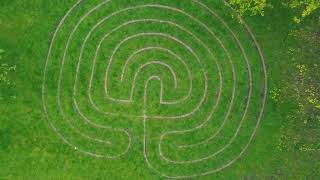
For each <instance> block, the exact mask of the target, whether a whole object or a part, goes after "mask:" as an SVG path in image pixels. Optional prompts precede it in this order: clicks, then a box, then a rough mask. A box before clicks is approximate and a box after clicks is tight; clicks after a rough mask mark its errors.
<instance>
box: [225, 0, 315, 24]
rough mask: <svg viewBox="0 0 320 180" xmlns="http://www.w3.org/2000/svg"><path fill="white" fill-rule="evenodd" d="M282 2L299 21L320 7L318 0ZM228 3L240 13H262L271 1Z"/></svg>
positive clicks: (234, 1)
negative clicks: (294, 13)
mask: <svg viewBox="0 0 320 180" xmlns="http://www.w3.org/2000/svg"><path fill="white" fill-rule="evenodd" d="M281 1H283V4H284V5H286V6H287V7H289V8H291V9H292V10H294V11H295V12H297V15H296V16H295V17H294V18H293V19H294V21H295V22H297V23H300V22H301V20H303V19H304V18H305V17H307V16H309V15H311V14H313V13H314V12H316V11H318V10H319V9H320V0H281ZM228 3H229V4H230V5H231V6H232V7H233V8H235V9H236V10H237V11H238V12H239V13H240V15H245V14H250V15H257V14H260V15H264V10H265V8H266V7H267V6H268V5H269V6H272V2H271V1H270V0H269V1H267V0H228Z"/></svg>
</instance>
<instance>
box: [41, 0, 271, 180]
mask: <svg viewBox="0 0 320 180" xmlns="http://www.w3.org/2000/svg"><path fill="white" fill-rule="evenodd" d="M239 22H241V23H239ZM43 74H44V78H43V86H42V97H43V108H44V112H45V114H46V116H47V119H48V120H49V124H50V126H51V127H52V128H53V130H54V131H55V132H56V133H57V134H58V135H59V136H60V138H61V139H62V140H63V141H64V142H65V143H67V144H68V145H70V146H71V147H72V148H74V149H75V150H77V151H79V152H82V153H85V154H88V155H91V156H94V157H97V158H126V157H129V156H130V152H131V153H132V152H136V153H137V154H139V155H141V156H139V157H140V158H142V157H143V158H144V160H145V163H146V166H148V167H149V168H150V169H151V170H153V171H154V172H157V173H158V174H159V175H161V176H163V177H167V178H189V177H197V176H201V175H208V174H211V173H215V172H218V171H221V170H222V169H224V168H226V167H228V166H230V165H231V164H233V163H234V162H235V161H236V160H237V159H239V158H240V157H241V156H242V155H243V154H244V152H245V151H246V149H247V148H248V146H249V144H250V142H251V141H252V139H253V137H254V135H255V133H256V130H257V128H258V126H259V123H260V120H261V117H262V112H263V109H264V104H265V101H266V92H267V77H266V68H265V64H264V59H263V56H262V53H261V50H260V48H259V45H258V43H257V41H256V39H255V37H254V35H253V33H252V32H251V30H250V29H249V27H248V26H247V25H246V24H245V23H244V22H243V20H241V19H240V17H238V16H237V15H236V14H234V11H233V10H232V9H231V8H230V7H228V6H227V5H226V4H225V2H224V1H222V0H221V1H214V2H213V1H209V0H203V1H197V0H184V1H178V0H139V1H128V0H117V1H112V0H105V1H103V0H92V1H86V0H79V1H77V2H76V3H75V4H74V5H73V6H72V7H71V8H70V9H69V10H68V11H67V13H66V14H65V16H64V17H63V18H62V19H61V21H60V23H59V24H58V25H57V28H56V30H55V31H54V32H53V38H52V40H51V42H50V47H49V52H48V56H47V60H46V64H45V67H44V73H43ZM131 155H132V154H131ZM137 158H138V157H137Z"/></svg>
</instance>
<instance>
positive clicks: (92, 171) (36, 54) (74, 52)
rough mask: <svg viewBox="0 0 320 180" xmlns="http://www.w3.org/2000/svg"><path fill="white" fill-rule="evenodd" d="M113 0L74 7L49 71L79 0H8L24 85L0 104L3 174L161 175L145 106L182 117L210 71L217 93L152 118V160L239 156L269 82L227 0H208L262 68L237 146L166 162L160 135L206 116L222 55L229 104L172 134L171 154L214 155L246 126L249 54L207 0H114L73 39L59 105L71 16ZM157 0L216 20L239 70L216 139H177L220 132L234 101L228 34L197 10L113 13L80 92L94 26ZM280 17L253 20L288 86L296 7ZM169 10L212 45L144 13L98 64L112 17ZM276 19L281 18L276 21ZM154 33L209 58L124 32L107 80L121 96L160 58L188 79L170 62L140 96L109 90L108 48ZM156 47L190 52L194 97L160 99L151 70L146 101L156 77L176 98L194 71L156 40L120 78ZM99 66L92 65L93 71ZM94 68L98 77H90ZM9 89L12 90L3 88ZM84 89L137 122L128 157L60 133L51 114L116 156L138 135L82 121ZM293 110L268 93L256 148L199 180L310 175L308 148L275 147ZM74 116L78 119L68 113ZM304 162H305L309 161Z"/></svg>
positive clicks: (6, 12)
mask: <svg viewBox="0 0 320 180" xmlns="http://www.w3.org/2000/svg"><path fill="white" fill-rule="evenodd" d="M99 2H102V1H98V0H96V1H84V3H83V4H81V6H80V7H81V8H77V9H76V10H75V11H73V12H72V14H71V16H70V18H67V20H66V22H65V25H64V26H63V27H62V28H61V30H60V31H59V33H58V35H57V39H56V40H55V42H54V46H53V48H52V54H51V56H50V57H49V61H48V62H49V63H48V70H47V72H44V67H45V63H46V56H47V53H48V48H49V45H50V41H51V38H52V35H53V32H54V30H55V28H56V27H57V25H58V23H59V21H60V20H61V18H62V17H63V16H64V14H65V13H66V12H67V11H68V9H69V8H70V7H72V6H73V5H74V3H76V2H75V1H66V2H60V1H49V2H48V1H42V0H34V1H24V0H22V1H21V0H20V1H7V0H2V1H1V2H0V12H1V13H0V25H1V29H0V48H2V49H5V50H6V54H5V56H4V60H5V61H7V62H8V63H9V64H16V65H17V73H16V75H15V77H14V79H15V81H16V87H15V89H11V90H10V92H8V90H6V91H5V89H3V91H1V95H2V94H4V97H7V98H4V99H3V100H2V102H1V104H0V106H1V108H0V110H1V116H0V118H1V119H0V120H1V121H0V122H1V126H0V138H1V139H0V145H1V146H0V178H4V179H19V178H23V179H161V178H162V177H161V176H160V175H159V174H158V173H156V172H155V171H153V170H152V169H150V168H149V167H148V165H147V163H146V161H145V159H144V149H143V143H144V126H143V125H144V124H143V117H142V116H143V115H144V113H146V114H147V115H148V116H151V117H153V116H162V117H166V116H179V115H181V114H186V113H188V112H190V111H192V109H194V108H195V107H196V106H197V103H199V101H200V100H201V97H202V96H203V93H204V92H205V88H204V87H205V79H204V76H203V72H206V73H207V76H208V85H209V86H208V93H207V96H206V100H205V101H204V103H203V104H202V106H201V108H200V110H199V112H197V113H195V115H193V116H190V117H188V118H182V120H179V121H177V120H172V121H170V120H168V119H152V118H150V122H149V121H148V123H147V125H148V129H147V131H146V136H147V145H148V156H149V160H150V163H151V164H153V165H154V166H155V167H156V168H157V169H158V170H159V171H161V172H163V173H165V174H169V175H171V176H183V175H192V174H199V173H203V172H206V171H209V170H210V169H214V168H218V167H220V166H222V165H223V164H225V163H227V162H228V160H231V159H232V158H234V157H236V156H237V155H238V154H239V152H240V150H241V149H243V148H244V146H245V145H246V143H247V142H248V139H249V137H250V135H251V133H252V131H253V129H254V127H255V125H256V121H257V116H258V115H259V110H260V109H259V108H260V106H261V99H262V97H261V94H262V93H263V80H264V77H263V73H261V72H262V70H263V69H262V65H261V62H260V60H259V55H258V53H257V50H256V49H255V46H254V44H253V43H252V41H251V39H250V36H249V35H248V33H247V32H246V31H245V29H244V28H243V27H242V26H241V24H239V23H238V21H237V20H236V19H234V18H232V17H231V11H230V10H228V8H227V7H225V6H223V5H222V3H221V2H220V1H214V2H211V1H203V2H204V3H205V4H207V5H208V6H209V7H210V8H211V9H213V10H215V11H216V12H217V13H218V14H219V15H221V17H223V19H224V20H225V21H226V23H227V24H228V25H229V26H230V27H231V29H232V30H233V31H234V32H235V34H236V35H237V37H238V38H239V41H240V42H241V43H242V45H243V48H244V50H245V52H246V54H247V56H248V58H249V59H250V67H251V70H252V75H253V84H252V99H251V101H250V105H249V107H248V114H247V118H246V119H245V123H244V126H243V128H242V129H241V131H240V132H239V136H238V138H236V139H235V142H236V143H235V144H233V145H232V146H230V147H229V148H227V149H226V150H225V151H223V153H221V154H219V155H218V156H217V158H212V159H209V160H208V161H204V162H200V163H195V164H187V165H185V164H182V165H179V164H170V163H163V161H162V159H161V157H159V152H158V149H157V146H158V144H159V137H160V136H161V134H162V133H164V132H168V131H177V130H186V129H191V128H193V127H195V126H197V125H199V124H201V122H204V121H205V119H206V117H208V116H209V114H210V112H211V111H212V107H213V105H214V103H215V102H216V100H217V94H216V92H217V90H218V89H219V73H218V68H217V66H216V64H215V61H214V60H216V61H217V62H218V64H220V66H221V75H222V77H223V81H222V87H223V89H222V90H223V92H222V95H221V99H220V103H219V105H218V108H217V109H216V111H215V113H214V116H213V117H212V118H211V119H210V121H208V123H206V124H205V126H204V127H203V128H201V129H199V130H196V131H192V132H190V133H184V134H177V135H172V136H168V137H167V138H166V139H165V141H164V143H163V145H162V146H163V147H164V150H163V153H164V154H165V155H166V156H167V157H169V158H170V159H175V160H180V161H185V160H192V159H197V158H199V157H207V156H208V155H210V154H212V152H215V151H217V150H219V149H221V148H222V147H223V146H224V145H225V144H227V143H228V140H230V139H231V138H232V136H233V134H234V132H235V131H236V129H237V127H238V125H239V122H240V120H241V115H242V113H243V112H244V109H245V101H246V99H247V98H248V97H247V96H248V90H249V86H248V70H247V68H246V62H245V60H244V57H243V56H242V55H241V54H242V53H241V51H240V50H239V47H238V46H237V45H236V43H235V39H234V38H232V37H231V36H230V33H228V30H227V29H226V28H225V27H224V26H223V25H222V23H221V22H219V20H217V19H216V18H213V16H212V15H210V13H208V12H206V11H204V10H203V9H201V8H199V6H196V4H194V3H191V2H190V1H185V2H184V1H172V0H171V1H168V0H159V1H156V0H154V1H150V0H141V1H125V0H118V1H112V2H111V3H110V5H106V6H103V7H102V8H101V9H99V10H97V11H96V12H94V13H92V14H91V15H90V16H88V18H87V19H86V20H85V21H84V22H83V23H82V24H81V25H80V26H79V29H78V30H77V31H75V33H74V36H73V38H72V39H71V43H70V47H69V49H68V51H67V55H66V61H65V64H64V67H63V68H62V76H61V77H62V81H61V88H60V92H61V94H60V97H61V98H60V101H61V102H60V104H58V103H57V97H59V96H58V90H57V89H58V82H59V75H60V74H59V73H60V70H61V67H62V66H61V61H62V57H63V52H64V50H66V48H65V47H66V43H67V40H68V37H69V35H70V32H71V31H72V27H74V26H75V25H76V22H77V21H78V20H79V19H80V18H81V16H83V15H84V14H85V13H86V12H88V11H89V10H90V9H92V8H93V7H94V6H96V5H97V4H98V3H99ZM147 3H157V4H167V5H170V6H173V7H177V8H180V9H183V10H184V11H186V12H188V13H190V14H191V15H192V16H195V17H197V18H199V19H200V20H201V22H204V23H205V24H206V25H207V26H208V27H209V28H210V29H212V30H213V31H214V32H215V33H216V34H217V36H218V37H219V38H221V40H222V42H223V43H224V44H225V46H226V49H227V50H228V53H230V56H231V58H232V61H233V63H234V67H235V70H236V71H235V72H236V73H235V74H236V78H237V82H236V85H237V88H236V91H235V96H234V106H233V109H232V110H231V112H230V116H229V118H227V119H228V121H227V122H226V124H225V125H224V128H222V129H221V132H220V134H219V135H218V136H217V137H216V139H214V141H212V142H209V143H206V144H204V145H200V146H196V147H193V148H190V149H178V148H177V147H178V145H188V144H194V143H197V142H201V141H202V140H204V139H206V138H207V137H210V135H211V134H213V133H214V132H216V131H217V129H219V127H220V126H221V125H222V124H223V120H224V117H225V115H226V113H227V110H228V105H229V103H230V102H231V97H232V90H233V81H232V78H233V75H232V65H231V64H230V62H229V60H228V58H227V55H226V53H225V52H224V51H223V49H222V48H221V46H220V45H219V43H218V42H217V41H216V40H215V39H214V38H213V37H212V36H211V35H210V34H209V33H208V31H207V30H206V29H204V28H203V27H201V26H199V24H197V23H195V22H194V21H191V20H190V19H187V18H186V16H184V15H181V14H179V13H173V12H172V11H169V10H163V9H157V8H140V9H137V10H134V11H132V12H131V11H128V12H124V13H122V14H121V15H118V16H115V17H113V18H110V20H109V21H107V22H106V23H104V24H102V25H101V26H100V27H99V28H97V30H96V31H94V32H93V33H92V36H91V37H90V38H89V39H88V42H87V44H86V46H85V49H84V50H85V51H84V53H83V59H82V61H81V64H80V66H79V69H80V71H79V73H78V76H79V77H78V78H79V81H78V83H77V86H76V89H77V94H76V95H74V91H73V90H74V89H73V86H74V82H75V75H76V74H77V72H76V68H77V65H78V64H77V63H78V62H77V60H78V59H77V57H79V52H80V49H81V45H82V43H83V41H84V38H85V35H86V34H87V33H88V31H90V29H91V28H92V27H93V26H94V24H96V23H97V21H98V20H99V19H101V18H103V17H105V16H107V15H108V14H110V13H112V12H115V11H117V10H119V9H123V8H125V7H128V6H139V5H144V4H147ZM269 14H270V15H269V16H266V17H256V18H250V19H247V21H248V24H249V25H250V26H251V27H252V30H253V32H254V33H255V34H256V37H257V40H258V42H259V43H260V45H261V47H262V50H263V53H264V56H265V60H266V65H267V67H268V81H269V84H270V88H272V87H275V86H277V85H278V84H277V80H279V78H281V77H279V73H280V72H281V70H282V68H285V65H286V57H285V56H284V54H285V52H286V49H285V48H286V47H283V46H282V45H281V43H282V42H283V40H284V39H285V34H286V33H287V29H285V28H284V29H282V27H285V26H286V25H287V23H288V21H290V20H289V19H287V14H286V12H285V11H282V12H280V11H276V10H274V11H270V12H269ZM146 18H150V19H162V20H168V21H169V20H170V21H172V22H175V23H177V24H180V25H182V26H183V27H185V28H186V29H188V30H189V31H191V32H192V34H194V35H196V36H197V37H198V38H199V39H200V40H201V41H203V42H204V44H206V45H207V47H204V46H203V45H201V43H199V42H198V41H196V40H195V38H193V37H192V36H191V35H190V34H188V33H186V32H183V31H182V30H181V29H179V28H177V27H175V26H173V25H170V24H165V23H159V22H150V23H146V22H142V23H136V24H133V25H128V26H124V27H123V28H121V29H120V30H118V31H115V32H114V33H112V34H110V36H108V37H107V38H106V41H105V42H103V43H102V44H101V49H100V51H99V52H98V54H97V55H98V56H97V61H96V63H95V71H94V72H93V73H92V69H93V63H92V62H93V58H92V57H94V54H95V50H96V49H97V45H98V42H99V40H100V39H101V38H102V37H103V36H104V35H106V32H110V31H111V30H112V29H113V28H115V27H117V26H119V25H120V24H122V23H125V22H128V21H130V20H134V19H146ZM275 19H277V21H275ZM143 32H157V33H167V34H170V35H172V36H173V37H176V38H177V39H181V40H183V42H186V44H188V45H189V46H190V47H192V49H194V50H195V53H196V54H197V55H198V56H199V60H200V63H199V62H197V61H196V58H195V57H194V56H193V55H192V53H190V52H189V51H187V50H186V48H184V47H182V46H181V44H178V43H177V42H176V41H174V40H172V39H171V40H170V39H168V38H164V37H160V36H150V37H149V36H142V37H139V38H137V39H133V40H131V41H128V43H125V44H124V45H123V47H121V48H119V51H118V52H117V53H116V54H115V56H114V63H112V64H111V65H110V72H109V76H110V78H109V81H108V83H107V86H108V87H107V88H108V89H109V91H110V92H109V93H110V96H112V97H114V98H117V99H126V98H128V97H129V96H130V88H131V87H132V84H131V83H132V81H133V77H134V74H135V73H136V72H137V71H138V69H139V67H141V65H143V64H144V63H148V62H150V61H151V60H157V61H161V62H164V63H166V64H168V65H170V67H172V69H173V70H174V72H176V75H177V84H178V86H177V88H176V89H175V88H174V79H173V76H172V75H171V74H170V73H171V72H170V71H169V70H168V68H165V67H164V66H159V64H152V65H150V66H148V67H146V68H145V69H144V70H143V71H141V73H140V74H139V76H138V79H137V81H136V83H135V87H136V88H135V91H134V93H133V98H134V99H133V100H134V101H133V103H129V104H128V103H115V102H112V101H110V100H108V99H106V98H105V93H104V77H105V71H106V69H107V63H108V59H109V58H110V55H111V54H112V51H113V49H114V47H115V46H116V45H117V44H118V43H119V42H120V41H121V40H123V39H125V38H126V37H128V36H130V35H133V34H137V33H143ZM148 46H157V47H165V48H168V49H170V50H172V51H173V52H175V53H176V54H178V55H179V56H181V58H182V59H184V60H185V62H186V64H187V66H188V67H189V68H190V72H191V73H192V78H193V81H192V82H193V84H192V87H193V88H192V96H191V98H188V99H187V100H186V101H183V102H182V103H179V104H177V105H161V104H159V98H160V85H161V84H160V83H159V82H158V81H151V82H150V83H149V84H148V88H147V93H148V94H147V96H146V98H147V102H146V104H145V102H144V97H145V95H146V94H145V85H146V82H147V80H148V78H149V77H151V76H153V75H157V76H159V77H161V78H163V85H164V86H163V88H164V89H163V94H164V96H163V98H164V100H167V101H174V100H177V99H181V98H183V97H184V96H185V95H186V94H188V89H189V87H190V82H189V79H188V71H187V70H186V69H185V68H184V66H183V64H182V63H181V62H179V61H177V58H176V57H174V56H172V55H170V54H168V53H165V52H162V51H157V50H150V51H147V52H145V53H141V54H138V55H136V56H135V57H134V58H133V59H132V62H131V63H129V64H128V66H127V69H126V71H125V74H124V82H123V83H119V79H120V76H121V71H122V67H123V65H124V63H125V59H126V58H128V56H130V54H132V53H133V52H134V51H135V50H138V49H141V48H144V47H148ZM207 48H208V49H209V50H211V51H212V52H213V54H214V55H215V58H213V57H211V56H210V54H209V53H208V49H207ZM91 73H92V74H91ZM44 74H46V82H45V83H44V86H45V94H44V97H45V104H44V105H45V106H46V109H47V112H48V117H46V116H45V114H44V111H43V104H42V99H41V98H42V97H41V87H42V80H43V75H44ZM91 75H92V77H91ZM90 78H92V80H93V81H92V82H93V83H92V89H91V93H92V100H93V102H95V103H96V105H97V107H99V108H100V110H101V111H97V110H96V109H94V108H93V107H92V104H90V101H88V84H89V82H90ZM1 90H2V89H1ZM11 93H15V94H16V96H17V99H12V98H10V97H9V94H11ZM73 98H74V99H76V100H77V102H78V104H79V108H80V109H81V111H82V112H83V114H85V115H86V116H87V117H88V118H89V119H90V120H92V121H93V122H94V123H97V124H101V125H105V126H111V127H113V128H119V129H124V130H128V132H130V134H131V138H132V139H131V146H130V149H129V150H128V152H127V153H125V154H124V155H123V156H121V157H120V158H117V159H108V158H96V157H92V156H88V155H85V154H83V153H80V152H79V151H76V150H75V149H74V147H73V146H71V147H70V146H68V145H67V144H66V143H64V142H63V141H62V140H61V138H59V137H58V135H57V133H56V132H55V131H54V130H53V129H52V128H51V127H50V126H49V123H52V124H53V125H54V126H55V127H56V128H57V129H58V131H59V132H60V133H61V134H62V135H63V136H64V137H65V138H66V139H67V140H68V141H70V142H72V143H73V144H75V145H76V146H77V148H78V149H82V150H85V151H88V152H92V153H96V154H102V155H107V156H108V155H117V154H120V153H121V152H123V151H124V149H125V148H126V147H127V146H128V141H129V140H128V138H127V136H126V135H125V134H123V133H120V132H118V131H114V129H103V128H94V127H91V126H88V124H86V123H83V122H84V121H83V119H82V118H81V117H80V116H79V113H77V111H76V109H75V107H74V99H73ZM101 112H112V113H116V115H112V116H106V115H104V114H103V113H101ZM281 119H282V117H281V116H280V115H279V110H277V109H275V108H274V106H273V104H272V103H271V102H270V101H267V104H266V108H265V113H264V116H263V118H262V120H261V124H260V126H259V128H258V130H257V134H256V136H255V138H254V140H253V141H252V143H251V144H250V146H249V148H248V149H247V151H246V153H244V155H243V156H241V158H240V159H239V160H237V161H236V162H235V163H234V164H233V165H231V166H230V167H228V168H226V169H224V170H222V171H219V172H218V173H214V174H210V175H207V176H201V177H198V178H199V179H213V178H216V179H239V178H243V177H251V178H255V177H257V176H258V177H260V178H266V177H271V176H274V177H277V176H280V177H281V178H296V179H299V178H302V177H306V176H307V175H308V174H309V173H310V171H312V169H311V167H309V166H310V164H309V163H307V162H306V160H308V157H307V156H305V155H303V154H302V155H300V156H299V157H295V156H294V154H290V153H286V154H284V153H283V152H279V151H278V150H277V149H276V145H277V143H278V138H279V127H280V123H281ZM66 120H70V122H68V121H66ZM69 123H71V124H72V125H73V126H74V127H75V128H77V129H79V131H80V132H81V133H84V134H86V135H88V136H90V137H95V138H99V139H103V140H108V141H110V142H111V143H112V144H111V145H105V144H101V143H97V142H95V141H90V140H88V139H86V138H83V137H81V135H79V133H76V132H74V131H73V129H72V128H70V124H69ZM301 167H305V168H301Z"/></svg>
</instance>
